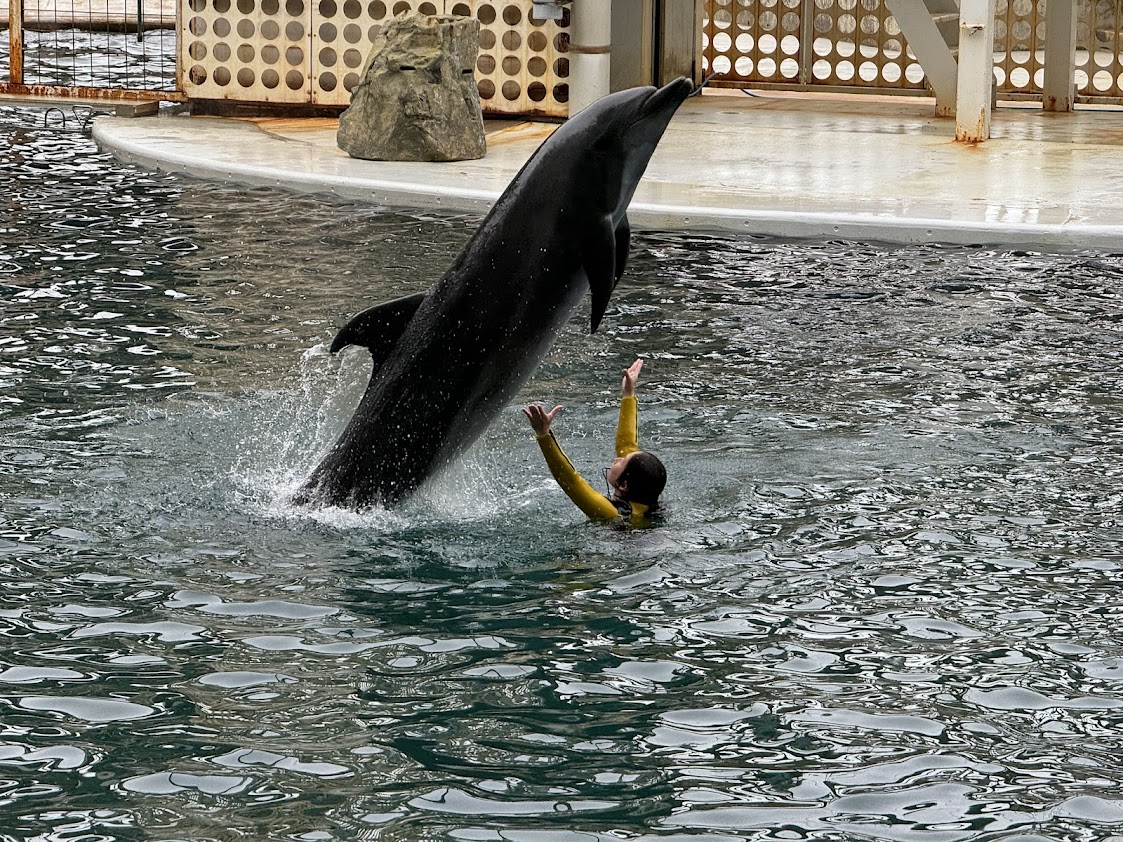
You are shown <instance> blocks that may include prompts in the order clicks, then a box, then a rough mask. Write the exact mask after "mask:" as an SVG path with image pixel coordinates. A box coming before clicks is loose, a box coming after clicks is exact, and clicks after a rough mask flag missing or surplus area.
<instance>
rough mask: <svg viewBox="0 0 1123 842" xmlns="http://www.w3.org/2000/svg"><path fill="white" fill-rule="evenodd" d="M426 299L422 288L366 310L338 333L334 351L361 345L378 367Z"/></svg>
mask: <svg viewBox="0 0 1123 842" xmlns="http://www.w3.org/2000/svg"><path fill="white" fill-rule="evenodd" d="M424 300H425V293H423V292H419V293H417V294H416V295H407V296H405V297H404V298H395V299H394V300H393V301H387V302H386V303H385V304H376V305H375V306H374V307H371V308H370V309H369V310H363V312H361V313H359V315H357V316H355V317H354V318H353V319H351V321H349V322H347V324H345V325H344V326H343V327H342V328H341V329H340V331H339V333H337V334H336V335H335V339H334V340H333V341H332V343H331V352H332V353H333V354H334V353H336V352H337V351H339V350H341V349H343V348H346V347H347V346H348V345H360V346H362V347H363V348H366V349H367V350H369V351H370V355H371V356H372V357H373V358H374V367H375V369H376V370H377V368H378V366H379V365H380V364H381V363H382V361H383V360H384V359H385V358H386V355H387V354H389V353H390V349H392V348H393V347H394V345H396V344H397V342H398V339H399V338H401V335H402V332H403V331H404V330H405V329H406V325H408V324H409V323H410V320H411V319H412V318H413V314H414V313H416V312H417V308H418V307H420V306H421V302H422V301H424Z"/></svg>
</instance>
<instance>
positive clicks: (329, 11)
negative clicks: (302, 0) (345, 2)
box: [319, 0, 339, 18]
mask: <svg viewBox="0 0 1123 842" xmlns="http://www.w3.org/2000/svg"><path fill="white" fill-rule="evenodd" d="M319 10H320V17H322V18H333V17H335V16H336V14H338V13H339V7H338V6H336V5H335V0H320V7H319Z"/></svg>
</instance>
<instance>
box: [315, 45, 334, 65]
mask: <svg viewBox="0 0 1123 842" xmlns="http://www.w3.org/2000/svg"><path fill="white" fill-rule="evenodd" d="M319 59H320V64H321V65H323V66H324V67H335V63H336V62H337V61H339V53H337V52H336V51H335V50H333V49H332V48H331V47H324V48H323V49H322V50H320V55H319Z"/></svg>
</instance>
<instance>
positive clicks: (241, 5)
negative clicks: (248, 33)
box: [236, 0, 256, 15]
mask: <svg viewBox="0 0 1123 842" xmlns="http://www.w3.org/2000/svg"><path fill="white" fill-rule="evenodd" d="M236 5H237V7H238V11H239V12H240V13H241V14H243V15H250V14H253V10H254V6H255V5H256V4H255V3H254V1H253V0H238V2H237V4H236Z"/></svg>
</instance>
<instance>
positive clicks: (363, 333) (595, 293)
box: [295, 79, 692, 508]
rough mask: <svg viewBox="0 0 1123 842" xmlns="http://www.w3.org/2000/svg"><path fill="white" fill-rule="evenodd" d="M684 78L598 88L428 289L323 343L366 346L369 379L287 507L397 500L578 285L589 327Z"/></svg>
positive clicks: (461, 430) (544, 347)
mask: <svg viewBox="0 0 1123 842" xmlns="http://www.w3.org/2000/svg"><path fill="white" fill-rule="evenodd" d="M691 90H692V86H691V84H690V82H689V81H688V80H686V79H678V80H677V81H675V82H672V83H671V84H669V85H667V86H665V87H663V88H659V89H655V88H650V87H648V88H633V89H631V90H627V91H621V92H619V93H614V94H610V95H608V96H606V97H603V98H602V99H599V100H597V101H596V102H594V103H593V104H592V105H590V106H589V107H588V108H586V109H585V110H584V111H582V112H581V113H579V114H577V115H576V116H575V117H572V118H570V120H569V121H568V122H566V123H565V124H564V125H562V126H560V127H559V128H558V129H557V130H556V131H555V132H554V133H553V134H552V135H551V136H550V137H549V138H548V139H547V140H546V141H545V142H544V143H543V144H542V145H541V146H540V147H539V149H538V150H537V152H535V154H534V155H533V156H532V157H531V159H530V160H529V161H527V163H526V164H525V165H524V166H523V168H522V170H521V171H520V172H519V174H518V175H517V176H515V178H514V180H512V182H511V183H510V185H509V186H508V187H507V189H506V191H504V193H503V195H502V196H500V197H499V200H498V201H497V202H496V203H495V206H494V207H493V208H492V209H491V211H490V212H489V213H488V215H487V217H486V218H485V219H484V220H483V222H482V223H481V224H480V227H479V229H478V230H477V231H476V233H475V234H474V235H473V237H472V238H471V240H469V242H468V244H467V245H466V246H465V247H464V249H463V251H461V253H460V255H459V256H458V257H457V258H456V260H455V261H454V262H453V264H452V266H451V267H450V268H449V270H448V271H447V272H446V273H445V275H444V277H442V278H441V279H440V280H439V281H437V283H436V284H435V285H434V286H433V287H432V288H431V289H430V290H428V291H427V292H424V293H418V294H416V295H410V296H406V297H405V298H399V299H397V300H395V301H391V302H389V303H386V304H380V305H378V306H376V307H372V308H371V309H369V310H366V311H364V312H362V313H360V314H359V315H357V316H355V317H354V318H353V319H351V321H350V322H348V323H347V324H346V325H345V326H344V327H343V329H342V330H340V331H339V334H338V335H337V336H336V338H335V341H334V342H332V345H331V351H332V353H335V352H336V351H338V350H340V349H341V348H344V347H346V346H347V345H361V346H364V347H366V348H369V349H370V353H371V357H372V358H373V361H374V369H373V371H372V373H371V378H370V384H369V385H368V386H367V389H366V393H365V394H364V395H363V398H362V401H361V402H360V403H359V406H358V408H357V409H356V410H355V414H354V416H353V417H352V418H351V421H350V423H348V425H347V427H346V429H345V430H344V431H343V433H342V434H341V435H340V437H339V439H338V440H337V441H336V443H335V444H334V446H333V447H332V448H331V450H330V451H329V452H328V454H327V456H326V457H325V458H324V459H323V461H322V462H321V463H320V464H319V466H317V468H316V469H315V470H314V471H313V472H312V475H311V476H310V477H309V479H308V481H307V482H306V483H305V484H304V486H303V487H302V488H301V489H300V491H299V492H298V493H297V495H296V497H295V501H296V502H298V503H305V504H319V505H334V506H348V507H354V508H365V507H368V506H370V505H373V504H384V505H392V504H394V503H396V502H399V501H401V500H402V499H404V498H405V497H408V496H409V495H410V494H412V493H413V492H414V491H416V490H417V488H418V487H419V486H420V485H421V484H422V483H423V482H424V481H425V480H426V479H427V478H428V477H430V476H431V475H432V474H433V473H435V472H436V471H438V470H440V469H441V468H442V467H444V466H445V465H447V464H448V463H449V462H450V461H451V460H453V459H454V458H456V457H457V456H459V455H460V454H461V453H463V452H464V451H465V450H466V449H467V448H468V447H469V446H470V445H471V444H472V442H474V441H475V440H476V439H477V438H478V437H479V435H480V434H481V433H482V432H483V431H484V430H485V429H486V428H487V426H488V424H490V423H491V421H492V420H493V419H494V418H495V416H496V415H498V414H499V413H500V412H501V411H502V410H503V409H504V407H506V406H507V405H508V403H509V402H510V401H511V400H512V399H513V398H514V396H515V395H516V394H517V393H518V391H519V389H520V388H521V387H522V386H523V384H524V383H526V381H527V380H528V379H529V378H530V377H531V375H532V374H533V373H534V371H535V369H536V368H537V367H538V364H539V363H540V362H541V360H542V358H543V357H544V356H545V355H546V353H547V351H549V349H550V346H551V345H552V344H553V341H554V338H555V337H556V336H557V334H558V332H559V331H560V330H561V329H562V327H563V326H564V325H565V323H566V322H567V321H569V319H570V317H571V316H572V315H573V312H574V311H575V310H576V309H577V306H578V304H579V303H580V300H581V298H582V296H583V295H584V294H585V291H586V290H589V291H590V292H591V295H592V320H591V328H592V330H593V331H596V329H597V326H598V325H599V324H600V321H601V317H602V316H603V315H604V311H605V309H606V308H607V307H608V301H609V297H610V296H611V294H612V290H613V288H614V287H615V286H616V282H617V281H618V280H619V279H620V275H621V274H622V273H623V271H624V264H625V261H626V259H627V255H628V243H629V239H630V231H629V228H628V217H627V215H626V211H627V208H628V204H629V203H630V202H631V199H632V195H633V193H634V192H635V189H636V185H637V183H638V182H639V180H640V177H641V176H642V175H643V172H644V170H645V169H646V168H647V164H648V161H649V160H650V158H651V155H652V153H653V152H654V151H655V147H656V144H658V142H659V139H660V138H661V137H662V135H663V131H664V130H665V129H666V127H667V124H668V123H669V122H670V119H671V117H672V116H673V115H674V113H675V110H676V109H677V108H678V106H679V105H681V104H682V102H683V100H685V99H686V97H687V96H688V95H689V94H690V93H691Z"/></svg>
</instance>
